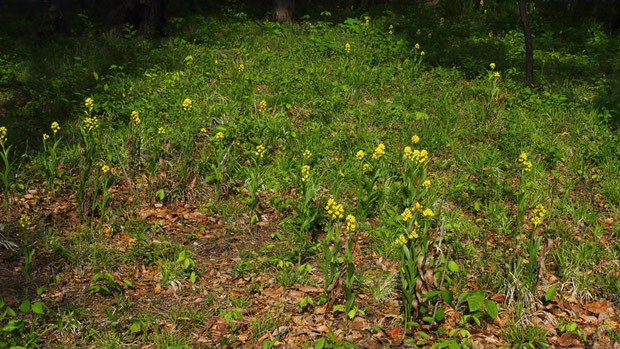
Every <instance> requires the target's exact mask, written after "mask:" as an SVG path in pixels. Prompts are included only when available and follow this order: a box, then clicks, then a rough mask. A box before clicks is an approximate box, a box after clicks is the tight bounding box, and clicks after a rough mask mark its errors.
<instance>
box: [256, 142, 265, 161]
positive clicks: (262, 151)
mask: <svg viewBox="0 0 620 349" xmlns="http://www.w3.org/2000/svg"><path fill="white" fill-rule="evenodd" d="M254 154H255V155H256V156H258V157H261V158H262V157H263V155H264V154H265V146H264V145H262V144H259V145H257V146H256V151H255V152H254Z"/></svg>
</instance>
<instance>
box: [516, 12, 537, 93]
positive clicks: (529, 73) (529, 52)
mask: <svg viewBox="0 0 620 349" xmlns="http://www.w3.org/2000/svg"><path fill="white" fill-rule="evenodd" d="M519 13H520V14H521V26H522V27H523V34H525V79H526V81H527V83H528V85H534V48H533V44H532V30H531V29H530V22H529V20H528V19H527V4H526V2H525V0H519Z"/></svg>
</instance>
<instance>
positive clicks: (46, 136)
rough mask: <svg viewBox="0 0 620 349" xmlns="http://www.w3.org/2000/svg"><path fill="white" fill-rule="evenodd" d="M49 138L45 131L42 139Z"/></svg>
mask: <svg viewBox="0 0 620 349" xmlns="http://www.w3.org/2000/svg"><path fill="white" fill-rule="evenodd" d="M49 138H50V136H49V135H48V134H47V133H44V134H43V140H44V141H47V140H48V139H49Z"/></svg>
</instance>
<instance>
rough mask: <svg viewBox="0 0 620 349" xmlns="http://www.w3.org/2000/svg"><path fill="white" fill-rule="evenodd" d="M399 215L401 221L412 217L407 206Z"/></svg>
mask: <svg viewBox="0 0 620 349" xmlns="http://www.w3.org/2000/svg"><path fill="white" fill-rule="evenodd" d="M400 216H401V217H402V218H403V221H404V222H406V221H408V220H410V219H411V218H413V214H412V213H411V210H410V209H409V208H406V209H405V210H404V211H403V213H401V214H400Z"/></svg>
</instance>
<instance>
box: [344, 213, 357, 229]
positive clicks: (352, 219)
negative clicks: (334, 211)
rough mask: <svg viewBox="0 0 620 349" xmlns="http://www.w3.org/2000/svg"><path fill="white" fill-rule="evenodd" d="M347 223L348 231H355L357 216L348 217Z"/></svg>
mask: <svg viewBox="0 0 620 349" xmlns="http://www.w3.org/2000/svg"><path fill="white" fill-rule="evenodd" d="M346 221H347V230H348V231H355V227H356V220H355V216H352V215H347V218H346Z"/></svg>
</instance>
